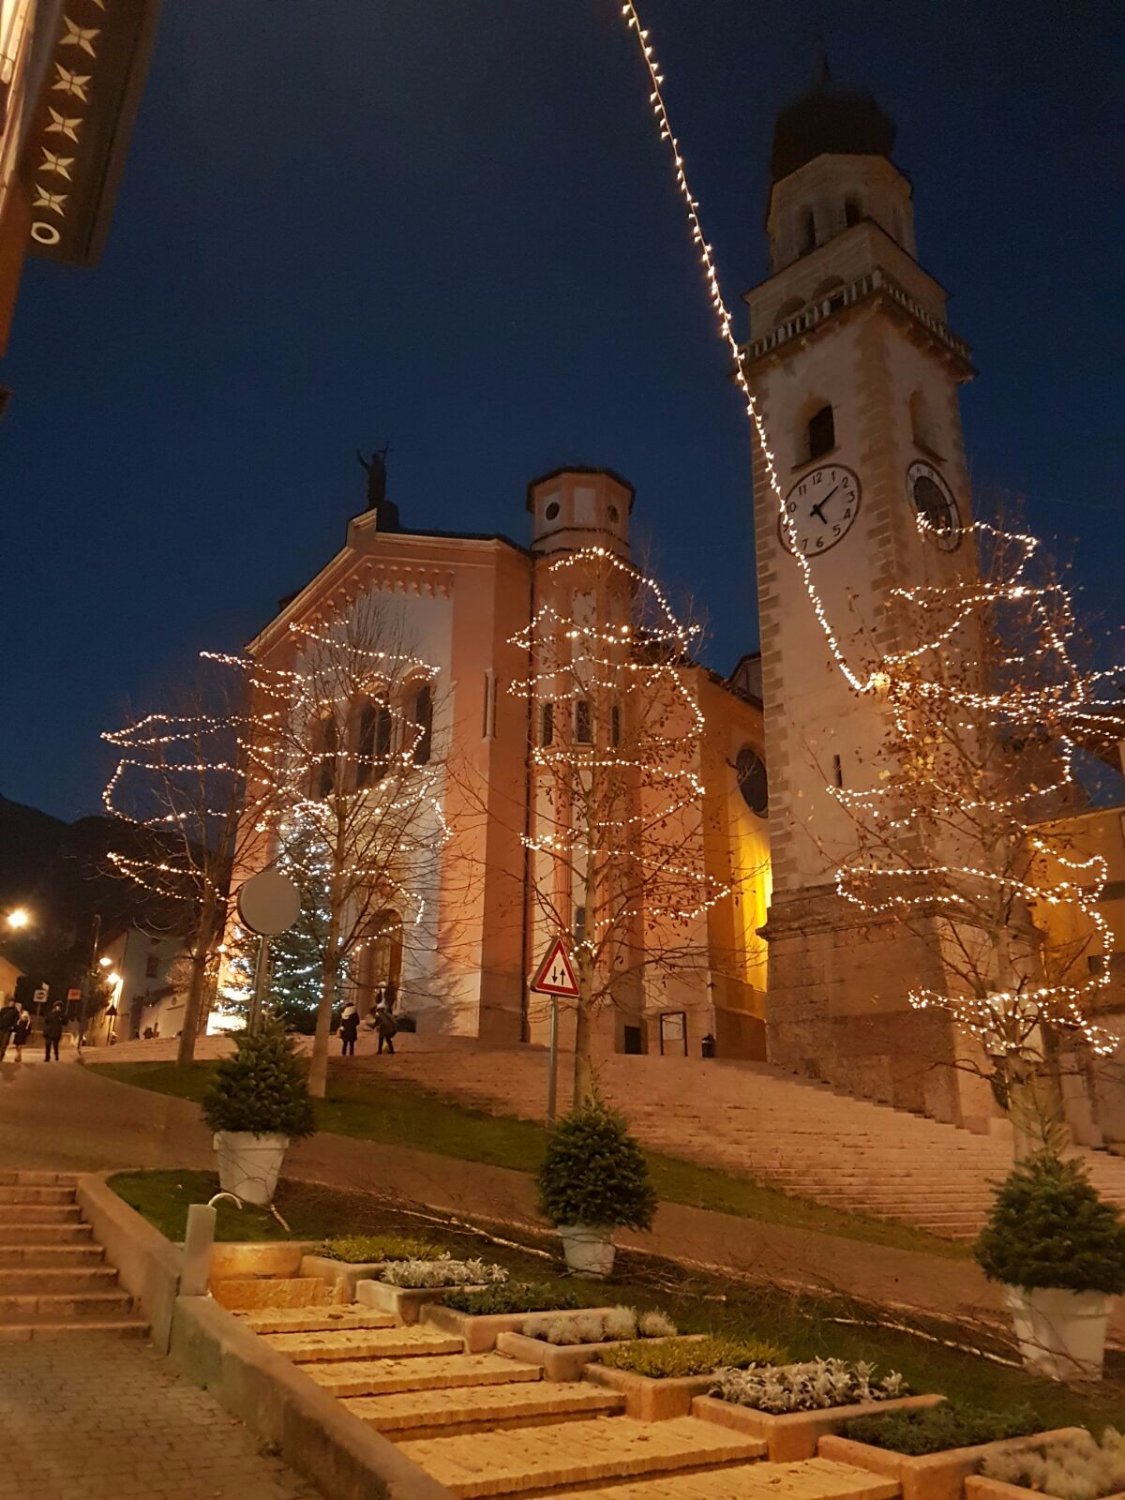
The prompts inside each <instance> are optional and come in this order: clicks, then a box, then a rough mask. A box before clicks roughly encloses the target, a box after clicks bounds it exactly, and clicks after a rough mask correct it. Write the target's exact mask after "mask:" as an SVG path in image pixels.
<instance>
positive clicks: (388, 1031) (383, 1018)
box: [375, 986, 398, 1056]
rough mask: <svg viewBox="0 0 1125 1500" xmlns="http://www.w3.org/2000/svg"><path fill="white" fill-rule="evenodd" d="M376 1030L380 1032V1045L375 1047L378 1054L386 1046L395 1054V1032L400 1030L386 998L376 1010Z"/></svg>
mask: <svg viewBox="0 0 1125 1500" xmlns="http://www.w3.org/2000/svg"><path fill="white" fill-rule="evenodd" d="M388 988H390V986H388ZM375 1030H376V1031H377V1032H378V1033H379V1045H378V1047H377V1048H376V1049H375V1053H376V1056H378V1054H379V1053H380V1052H382V1050H383V1048H384V1047H385V1048H386V1049H387V1051H388V1052H390V1053H391V1054H392V1055H393V1054H394V1050H395V1032H396V1031H397V1030H398V1023H397V1021H396V1020H395V1018H394V1016H392V1015H391V1011H390V1007H389V1006H388V1005H387V1002H386V1001H385V1000H384V1001H383V1003H382V1005H380V1007H379V1009H378V1010H377V1011H376V1012H375Z"/></svg>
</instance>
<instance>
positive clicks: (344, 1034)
mask: <svg viewBox="0 0 1125 1500" xmlns="http://www.w3.org/2000/svg"><path fill="white" fill-rule="evenodd" d="M358 1035H359V1011H358V1010H356V1008H355V1006H354V1005H353V1004H352V1003H351V1001H349V1002H348V1004H347V1005H345V1006H344V1009H343V1012H342V1013H341V1015H340V1056H341V1057H354V1056H355V1039H356V1037H357V1036H358Z"/></svg>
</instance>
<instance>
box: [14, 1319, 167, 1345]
mask: <svg viewBox="0 0 1125 1500" xmlns="http://www.w3.org/2000/svg"><path fill="white" fill-rule="evenodd" d="M83 1333H95V1334H112V1335H113V1336H114V1337H116V1338H137V1339H139V1338H144V1337H145V1336H146V1335H147V1333H148V1321H147V1319H145V1318H144V1317H142V1316H141V1314H140V1313H129V1314H127V1315H126V1316H124V1317H120V1318H81V1319H74V1320H68V1321H65V1322H52V1321H51V1319H50V1318H41V1319H38V1320H36V1321H33V1322H27V1323H0V1343H4V1342H6V1341H10V1342H18V1341H19V1340H20V1339H39V1338H58V1337H61V1336H62V1335H64V1334H65V1335H66V1336H67V1337H69V1336H70V1335H72V1334H75V1335H76V1334H83Z"/></svg>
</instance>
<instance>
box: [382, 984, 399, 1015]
mask: <svg viewBox="0 0 1125 1500" xmlns="http://www.w3.org/2000/svg"><path fill="white" fill-rule="evenodd" d="M383 1004H384V1005H385V1006H386V1007H387V1011H388V1013H389V1014H390V1015H392V1016H393V1015H394V1013H395V1006H396V1005H397V1004H398V990H397V989H396V988H395V986H394V984H393V982H392V983H388V985H387V987H386V989H385V990H384V991H383Z"/></svg>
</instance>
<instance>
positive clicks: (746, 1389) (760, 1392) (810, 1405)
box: [711, 1359, 910, 1413]
mask: <svg viewBox="0 0 1125 1500" xmlns="http://www.w3.org/2000/svg"><path fill="white" fill-rule="evenodd" d="M909 1394H910V1390H909V1388H908V1386H907V1384H906V1382H905V1380H903V1378H902V1376H901V1375H896V1374H894V1373H892V1374H890V1375H887V1376H884V1378H883V1379H882V1380H876V1379H875V1366H874V1365H873V1364H869V1363H867V1361H865V1360H860V1361H858V1362H857V1363H856V1364H852V1363H851V1362H850V1361H849V1360H846V1359H813V1360H809V1361H808V1362H807V1363H804V1364H796V1365H752V1366H751V1367H750V1368H749V1369H747V1370H719V1371H717V1372H716V1375H715V1389H714V1390H713V1391H712V1392H711V1395H712V1396H718V1397H719V1399H720V1400H721V1401H732V1402H734V1403H736V1404H737V1405H739V1406H752V1407H753V1408H754V1410H755V1411H768V1412H774V1413H779V1412H787V1411H817V1410H819V1409H820V1408H822V1407H826V1406H855V1405H858V1404H859V1403H860V1402H863V1401H890V1400H892V1399H893V1398H894V1397H895V1396H908V1395H909Z"/></svg>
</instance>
